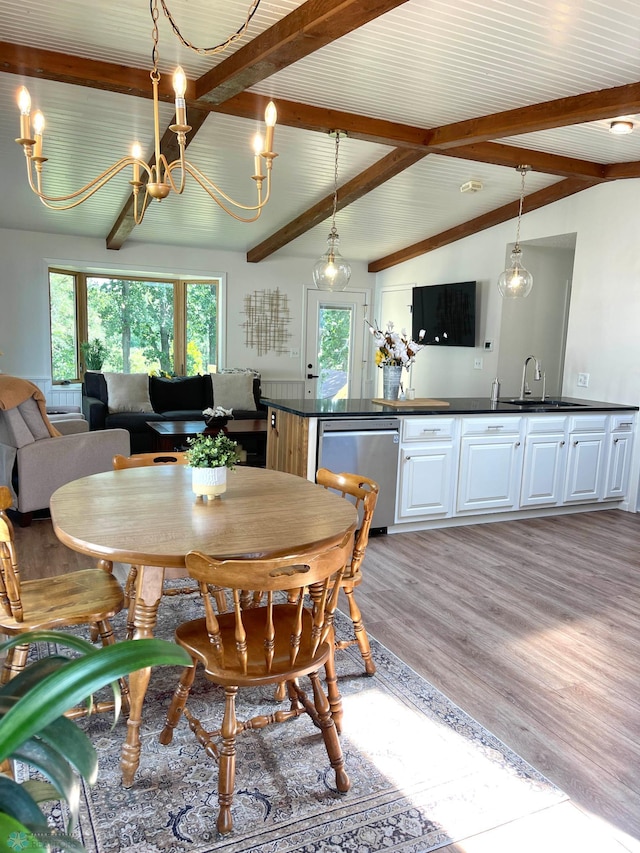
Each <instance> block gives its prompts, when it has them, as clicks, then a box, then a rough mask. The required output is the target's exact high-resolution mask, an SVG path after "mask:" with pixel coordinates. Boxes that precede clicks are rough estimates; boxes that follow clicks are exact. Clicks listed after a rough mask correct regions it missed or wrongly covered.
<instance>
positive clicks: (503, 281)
mask: <svg viewBox="0 0 640 853" xmlns="http://www.w3.org/2000/svg"><path fill="white" fill-rule="evenodd" d="M530 171H531V166H518V172H520V174H521V176H522V181H521V184H520V207H519V209H518V227H517V229H516V242H515V243H514V246H513V250H512V251H511V266H510V267H508V268H507V269H506V270H505V271H504V272H503V273H501V275H500V278H499V279H498V290H499V291H500V295H501V296H504V297H507V298H511V299H518V298H521V297H524V296H528V295H529V294H530V293H531V288H532V287H533V276H532V275H531V273H530V272H529V270H526V269H525V268H524V267H523V266H522V249H521V248H520V220H521V219H522V204H523V202H524V179H525V176H526V174H527V172H530Z"/></svg>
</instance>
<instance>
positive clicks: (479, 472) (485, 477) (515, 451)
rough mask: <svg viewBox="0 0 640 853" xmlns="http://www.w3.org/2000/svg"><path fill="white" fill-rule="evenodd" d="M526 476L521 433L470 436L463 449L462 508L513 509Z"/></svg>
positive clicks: (460, 474)
mask: <svg viewBox="0 0 640 853" xmlns="http://www.w3.org/2000/svg"><path fill="white" fill-rule="evenodd" d="M521 479H522V444H521V441H520V436H519V435H511V436H507V435H504V436H503V435H494V436H484V437H482V436H478V437H472V436H466V437H465V438H463V439H462V445H461V449H460V471H459V474H458V498H457V502H456V509H457V511H458V512H478V511H483V510H492V509H500V510H505V509H513V508H515V507H516V506H517V505H518V499H519V496H520V482H521Z"/></svg>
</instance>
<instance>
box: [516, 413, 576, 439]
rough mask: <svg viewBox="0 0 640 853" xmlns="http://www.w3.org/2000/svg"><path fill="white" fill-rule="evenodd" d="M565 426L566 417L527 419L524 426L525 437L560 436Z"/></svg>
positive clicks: (553, 416)
mask: <svg viewBox="0 0 640 853" xmlns="http://www.w3.org/2000/svg"><path fill="white" fill-rule="evenodd" d="M566 425H567V419H566V417H556V416H555V415H552V416H550V417H539V418H538V417H534V418H527V419H526V421H525V426H526V430H527V435H561V434H562V433H564V430H565V427H566Z"/></svg>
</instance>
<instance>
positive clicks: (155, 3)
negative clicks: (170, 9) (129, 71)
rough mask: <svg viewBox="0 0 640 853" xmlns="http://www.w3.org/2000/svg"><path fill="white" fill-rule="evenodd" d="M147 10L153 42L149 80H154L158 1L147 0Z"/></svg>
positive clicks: (156, 73)
mask: <svg viewBox="0 0 640 853" xmlns="http://www.w3.org/2000/svg"><path fill="white" fill-rule="evenodd" d="M149 9H150V11H151V20H152V21H153V27H152V28H151V38H152V40H153V47H152V48H151V65H152V66H153V70H152V71H151V79H152V80H153V79H154V75H155V77H156V78H158V57H159V55H160V54H159V52H158V38H159V36H158V18H159V16H160V12H159V11H158V0H149Z"/></svg>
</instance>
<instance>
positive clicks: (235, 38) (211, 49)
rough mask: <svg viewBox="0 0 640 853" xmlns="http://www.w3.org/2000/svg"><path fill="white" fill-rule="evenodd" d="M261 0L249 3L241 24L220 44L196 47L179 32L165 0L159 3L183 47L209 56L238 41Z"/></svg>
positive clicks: (155, 0)
mask: <svg viewBox="0 0 640 853" xmlns="http://www.w3.org/2000/svg"><path fill="white" fill-rule="evenodd" d="M151 2H152V4H156V5H157V0H151ZM261 2H262V0H253V2H252V3H251V5H250V6H249V9H248V11H247V15H246V17H245V20H244V23H243V24H242V25H241V26H239V27H238V29H237V30H236V31H235V32H234V33H232V34H231V35H230V36H228V37H227V38H226V39H225V41H223V42H220V44H216V45H214V46H213V47H197V46H196V45H194V44H192V43H191V42H190V41H188V40H187V39H186V38H185V37H184V36H183V35H182V33H181V32H180V28H179V27H178V25H177V23H176V22H175V20H174V18H173V15H172V14H171V12H170V11H169V8H168V6H167V4H166V2H165V0H160V3H161V4H162V9H163V11H164V14H165V17H166V18H167V20H168V21H169V23H170V24H171V27H172V28H173V31H174V33H175V34H176V36H177V37H178V38H179V39H180V41H181V42H182V44H183V45H184V46H185V47H188V48H189V50H193V51H194V52H195V53H198V54H200V56H210V55H211V54H215V53H222V51H224V50H226V49H227V47H229V45H230V44H233V42H235V41H238V39H241V38H242V36H243V35H244V34H245V32H246V31H247V27H248V26H249V23H250V21H251V19H252V18H253V16H254V15H255V13H256V12H257V11H258V7H259V6H260V3H261Z"/></svg>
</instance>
